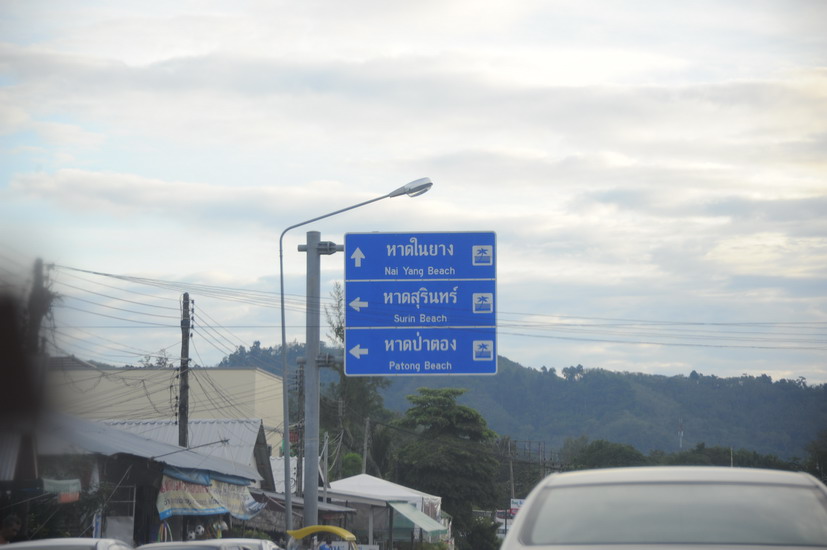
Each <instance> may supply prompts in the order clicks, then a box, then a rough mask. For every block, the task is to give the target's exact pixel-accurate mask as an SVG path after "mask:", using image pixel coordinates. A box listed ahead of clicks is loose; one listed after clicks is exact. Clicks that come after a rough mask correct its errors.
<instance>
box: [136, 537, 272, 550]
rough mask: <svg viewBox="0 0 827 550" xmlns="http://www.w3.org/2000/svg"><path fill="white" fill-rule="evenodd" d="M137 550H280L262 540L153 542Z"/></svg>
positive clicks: (227, 539) (267, 541)
mask: <svg viewBox="0 0 827 550" xmlns="http://www.w3.org/2000/svg"><path fill="white" fill-rule="evenodd" d="M138 549H139V550H281V548H279V546H278V545H277V544H276V543H275V542H273V541H269V540H264V539H231V538H226V539H208V540H187V541H177V542H153V543H150V544H143V545H141V546H139V547H138Z"/></svg>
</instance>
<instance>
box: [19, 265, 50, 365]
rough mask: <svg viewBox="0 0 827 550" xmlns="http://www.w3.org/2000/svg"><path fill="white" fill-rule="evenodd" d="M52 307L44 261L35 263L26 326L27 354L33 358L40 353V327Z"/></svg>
mask: <svg viewBox="0 0 827 550" xmlns="http://www.w3.org/2000/svg"><path fill="white" fill-rule="evenodd" d="M50 307H51V296H50V295H49V292H48V291H47V290H46V285H45V283H44V277H43V260H41V259H40V258H38V259H36V260H35V262H34V280H33V282H32V290H31V293H30V294H29V311H28V326H26V344H25V346H26V352H27V353H29V354H31V355H32V356H33V357H34V356H35V355H37V354H38V353H40V350H41V345H40V325H41V324H42V323H43V318H44V317H45V316H46V314H47V313H48V312H49V308H50Z"/></svg>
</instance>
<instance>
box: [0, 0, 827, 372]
mask: <svg viewBox="0 0 827 550" xmlns="http://www.w3.org/2000/svg"><path fill="white" fill-rule="evenodd" d="M824 9H825V8H824V7H823V4H820V3H817V2H812V1H806V0H800V1H795V2H785V3H777V2H757V3H754V4H751V5H750V6H749V7H746V6H745V5H744V4H743V3H741V2H727V1H725V2H714V1H704V2H700V3H693V4H687V5H675V4H671V3H670V4H664V3H661V2H652V1H644V0H639V1H633V2H624V3H614V2H597V3H583V2H577V1H574V0H565V1H562V0H555V1H552V2H536V1H534V2H520V3H514V2H508V1H505V0H500V1H495V2H488V3H484V4H479V3H478V2H477V3H474V2H470V0H463V1H456V2H438V1H435V0H426V1H424V2H416V3H401V4H389V3H387V2H385V3H382V2H378V1H375V0H357V1H356V2H351V3H349V4H336V5H333V4H330V3H329V2H317V1H309V2H303V3H301V4H290V5H288V4H287V3H285V2H278V1H277V2H269V1H268V2H264V1H261V2H259V1H243V2H238V3H235V2H233V3H230V2H223V1H219V0H210V1H207V2H188V1H185V2H176V3H172V4H171V3H168V2H159V1H149V2H142V3H140V4H136V3H129V2H127V3H114V4H103V5H102V4H100V3H97V2H78V3H75V4H74V5H73V6H72V9H71V10H70V9H68V7H60V6H55V5H54V3H50V2H40V1H37V0H34V1H31V2H25V3H15V4H13V5H10V6H6V9H5V11H4V13H3V14H0V31H1V32H3V34H4V37H6V38H5V40H6V42H5V43H3V44H0V94H2V95H0V97H2V100H3V101H1V102H0V105H2V107H0V135H1V136H2V149H0V152H2V154H3V155H4V156H6V157H7V158H6V159H4V160H7V161H8V162H5V163H3V166H4V168H3V171H2V178H3V179H2V180H0V193H2V195H3V199H4V200H3V203H2V205H0V231H2V233H3V234H5V235H14V238H15V239H16V240H19V241H20V242H22V243H25V242H26V241H27V240H28V239H30V238H32V239H33V238H34V237H35V236H38V239H39V243H38V246H42V247H44V248H42V249H44V250H47V251H49V252H50V253H52V254H53V255H54V256H58V257H60V258H61V261H63V262H64V263H69V264H71V263H74V262H78V263H81V264H82V265H83V266H85V267H92V268H96V269H99V270H102V271H108V272H136V271H138V272H141V273H149V274H151V275H152V274H153V273H154V274H155V275H156V276H158V277H159V278H164V277H171V278H186V277H187V276H191V277H192V280H198V281H201V280H204V281H221V284H226V285H228V286H232V285H233V284H238V285H252V286H255V285H264V284H265V283H264V282H263V281H267V284H272V281H271V280H270V279H269V278H270V277H272V276H273V275H274V273H275V260H276V259H275V256H274V254H275V247H276V245H277V237H278V234H279V233H280V231H281V230H283V229H284V228H285V227H286V226H288V225H290V224H292V223H296V222H298V221H300V220H305V219H309V218H311V217H314V216H316V215H319V213H322V212H329V211H333V210H336V209H338V208H342V207H344V206H347V205H350V204H353V203H356V202H359V201H361V200H367V199H370V198H372V197H375V196H378V195H381V194H384V193H386V192H387V191H389V190H390V189H392V188H394V187H397V186H398V185H400V184H402V183H404V182H406V181H409V180H412V179H415V178H417V177H420V176H430V177H432V178H433V179H434V180H435V182H436V185H435V187H434V189H433V190H432V191H431V192H430V193H429V194H428V195H426V196H424V197H422V198H419V199H416V200H415V201H410V200H408V199H394V200H393V201H387V202H384V203H382V204H381V205H375V206H373V205H372V206H369V207H365V208H364V209H360V211H359V212H353V213H347V214H343V215H341V216H337V217H336V218H335V219H331V220H324V221H322V222H319V223H316V224H313V228H314V229H319V230H320V231H322V232H323V235H324V236H325V238H330V239H331V240H340V239H341V235H342V233H344V232H345V231H371V230H380V231H414V230H422V228H428V229H433V230H444V231H463V230H494V231H496V232H497V234H498V243H499V247H500V259H501V264H500V266H499V275H500V285H501V286H500V291H501V292H502V302H501V305H502V306H503V307H504V311H510V312H512V313H521V314H525V313H531V314H538V313H543V314H547V313H556V314H558V315H562V316H565V315H582V316H585V317H591V318H598V317H616V318H640V319H647V318H648V319H685V318H694V319H712V318H726V319H751V318H755V319H759V318H760V319H769V320H789V319H794V318H800V317H804V318H807V319H817V320H823V319H824V317H825V316H827V313H825V311H827V304H825V302H824V299H823V296H820V294H819V292H820V289H819V285H818V283H817V281H818V280H819V274H820V266H821V265H824V263H825V262H824V260H825V258H824V234H825V229H827V228H825V222H823V221H822V219H823V218H824V216H823V212H824V208H825V206H824V204H825V200H827V199H825V195H827V182H826V181H825V177H824V174H825V169H827V165H826V163H827V161H825V157H824V154H823V150H824V148H825V146H827V138H825V136H827V101H825V99H827V73H825V70H824V67H823V52H824V47H825V42H826V41H827V39H825V35H824V33H823V32H821V29H820V28H819V27H818V24H817V23H816V21H820V20H821V19H823V18H821V19H819V18H818V16H819V15H824ZM21 22H25V24H22V25H21V24H20V23H21ZM305 229H306V228H302V229H297V230H296V231H294V232H291V234H290V235H288V237H287V239H286V245H287V246H286V250H287V258H288V262H287V265H288V271H289V275H290V277H291V279H290V284H291V285H295V288H297V289H298V290H296V293H300V292H301V290H300V287H301V277H300V272H301V270H302V269H303V263H302V262H303V260H302V255H301V254H300V253H298V252H297V251H296V250H295V247H296V244H297V243H298V242H300V241H302V240H303V237H304V230H305ZM307 229H309V228H307ZM44 236H47V237H49V239H48V240H50V241H51V242H49V243H47V244H46V245H44V244H43V243H44V241H45V240H46V239H45V238H44ZM32 246H34V245H32ZM330 262H332V263H329V264H327V265H328V266H330V267H326V270H328V271H327V273H326V280H327V279H335V278H337V277H340V273H339V268H338V267H337V266H339V265H340V264H339V263H338V260H336V259H334V260H330ZM822 294H823V293H822ZM756 304H760V307H758V306H757V305H756ZM247 313H248V311H247V310H246V309H245V310H244V311H243V312H242V311H241V310H227V311H226V312H225V314H226V315H227V316H228V317H232V318H237V317H238V316H239V315H246V314H247ZM598 339H599V338H598ZM594 340H595V339H594V338H592V339H591V340H584V341H563V340H559V339H555V340H552V341H551V342H550V343H549V342H548V341H544V340H543V339H542V338H539V339H533V338H528V337H526V336H525V335H517V336H503V338H502V342H503V345H504V346H505V347H503V348H502V350H501V351H502V352H503V353H505V354H506V355H508V356H509V357H511V358H514V359H516V360H518V361H519V360H521V358H526V359H525V360H526V362H528V363H531V364H534V365H535V366H536V365H539V364H544V363H545V364H549V365H552V364H555V360H554V359H553V357H554V356H555V355H558V356H559V357H570V359H568V360H566V359H560V361H561V362H562V363H558V364H557V366H558V367H563V366H567V365H566V364H565V363H566V362H568V363H570V364H577V363H582V364H584V365H586V364H589V363H590V365H587V366H606V367H611V368H624V369H628V370H642V369H649V370H651V371H653V372H654V371H656V370H657V369H659V368H660V369H664V370H671V371H675V372H676V371H677V370H679V369H686V370H691V368H697V370H704V369H703V368H700V367H698V365H702V364H703V365H715V367H714V368H716V369H721V372H726V371H727V369H730V368H731V369H733V371H737V372H735V373H736V374H737V375H740V374H741V372H744V371H746V370H749V367H747V364H748V363H749V362H750V361H751V360H755V361H756V362H755V365H760V366H756V367H754V368H772V369H774V370H775V371H779V372H780V371H784V370H785V369H786V367H780V366H777V365H775V364H772V365H771V364H770V363H768V362H759V360H758V359H756V357H757V356H756V355H755V354H750V353H748V352H746V351H741V352H738V353H740V354H741V355H737V354H736V352H733V353H729V354H727V356H726V358H720V357H718V356H716V354H715V352H714V350H712V351H710V350H704V349H695V348H691V349H689V350H684V349H680V351H681V353H676V350H675V349H674V348H667V347H658V346H652V345H643V344H623V345H620V344H612V343H606V342H597V341H594ZM684 351H687V352H686V353H684ZM778 353H779V354H780V353H781V352H778ZM542 357H547V358H548V359H547V360H543V361H541V360H540V359H538V358H542ZM790 357H792V358H791V359H790V361H791V362H793V363H795V364H796V365H798V366H800V368H801V369H802V371H804V370H806V371H807V372H809V373H812V372H813V371H814V370H815V369H814V367H813V365H816V364H817V361H814V360H813V359H812V357H811V356H807V357H803V356H802V355H794V356H793V355H791V356H790ZM760 361H764V360H763V359H760ZM776 363H777V362H776ZM635 365H639V367H638V368H635ZM733 365H736V366H737V368H736V367H735V366H733ZM690 367H691V368H690ZM710 368H711V367H710ZM816 372H817V371H816ZM808 378H810V379H811V380H812V379H813V378H812V377H811V376H808ZM824 378H825V380H827V376H824Z"/></svg>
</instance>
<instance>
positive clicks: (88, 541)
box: [3, 537, 133, 550]
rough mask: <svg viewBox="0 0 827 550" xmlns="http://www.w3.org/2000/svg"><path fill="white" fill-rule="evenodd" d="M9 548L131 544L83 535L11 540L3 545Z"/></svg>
mask: <svg viewBox="0 0 827 550" xmlns="http://www.w3.org/2000/svg"><path fill="white" fill-rule="evenodd" d="M3 548H8V549H10V550H17V549H18V548H20V549H23V548H29V549H34V548H43V549H44V550H53V549H54V550H132V549H133V547H132V545H131V544H129V543H126V542H124V541H122V540H118V539H93V538H83V537H65V538H57V539H39V540H27V541H22V542H12V543H11V544H7V545H5V546H3Z"/></svg>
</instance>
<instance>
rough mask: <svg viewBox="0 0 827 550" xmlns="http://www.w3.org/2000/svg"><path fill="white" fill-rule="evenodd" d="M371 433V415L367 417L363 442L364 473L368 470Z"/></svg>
mask: <svg viewBox="0 0 827 550" xmlns="http://www.w3.org/2000/svg"><path fill="white" fill-rule="evenodd" d="M369 435H370V417H367V418H365V442H364V443H363V444H362V473H363V474H364V473H367V471H368V436H369Z"/></svg>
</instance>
